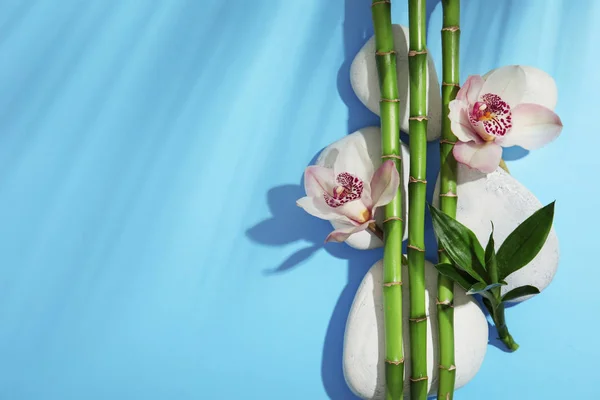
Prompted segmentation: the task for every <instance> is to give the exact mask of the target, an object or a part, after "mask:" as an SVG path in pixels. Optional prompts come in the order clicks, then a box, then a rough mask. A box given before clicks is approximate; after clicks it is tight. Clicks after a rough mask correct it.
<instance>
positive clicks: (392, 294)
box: [371, 0, 404, 400]
mask: <svg viewBox="0 0 600 400" xmlns="http://www.w3.org/2000/svg"><path fill="white" fill-rule="evenodd" d="M371 10H372V13H373V27H374V30H375V46H376V60H377V73H378V75H379V87H380V89H381V102H380V108H381V150H382V158H383V159H384V160H385V159H390V160H393V161H394V163H395V165H396V168H397V169H398V173H399V174H400V176H402V161H401V160H400V156H401V152H400V107H399V99H398V82H397V76H396V53H395V51H394V36H393V33H392V16H391V4H390V3H389V2H385V1H381V0H373V3H372V7H371ZM400 190H401V189H400V187H398V192H397V193H396V197H395V198H394V200H392V201H391V202H390V203H389V204H388V205H386V206H385V211H384V213H385V217H384V221H385V222H384V223H383V230H384V238H385V240H384V243H385V244H384V251H383V303H384V321H385V380H386V400H403V398H404V349H403V344H402V237H403V235H404V226H403V221H402V195H401V192H400Z"/></svg>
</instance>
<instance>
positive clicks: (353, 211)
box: [323, 172, 371, 223]
mask: <svg viewBox="0 0 600 400" xmlns="http://www.w3.org/2000/svg"><path fill="white" fill-rule="evenodd" d="M335 181H336V183H337V184H338V185H337V186H335V187H334V188H333V190H332V193H331V194H330V193H327V192H325V193H323V197H324V198H325V202H326V203H327V205H328V206H329V207H331V208H338V207H342V206H344V208H343V214H345V215H346V216H347V217H348V218H350V219H352V220H354V221H356V222H359V223H363V222H366V221H368V220H369V219H370V218H371V211H370V210H369V209H368V208H367V207H366V206H365V205H364V203H363V202H362V201H355V200H360V198H361V195H362V193H363V189H364V183H363V181H362V179H360V178H358V177H356V176H354V175H352V174H349V173H348V172H342V173H341V174H338V175H337V176H336V178H335Z"/></svg>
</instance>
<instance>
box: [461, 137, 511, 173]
mask: <svg viewBox="0 0 600 400" xmlns="http://www.w3.org/2000/svg"><path fill="white" fill-rule="evenodd" d="M453 154H454V158H456V161H458V162H459V163H462V164H465V165H468V166H469V167H471V168H474V169H478V170H479V171H481V172H483V173H486V174H487V173H490V172H494V171H495V170H496V168H497V167H498V165H499V164H500V159H501V158H502V147H500V146H499V145H497V144H496V143H494V142H485V143H473V142H468V143H464V142H458V143H457V144H456V145H455V146H454V151H453Z"/></svg>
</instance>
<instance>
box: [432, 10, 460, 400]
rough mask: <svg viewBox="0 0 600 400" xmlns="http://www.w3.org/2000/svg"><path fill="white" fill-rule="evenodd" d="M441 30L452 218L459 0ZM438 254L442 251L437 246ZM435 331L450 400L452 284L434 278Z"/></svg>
mask: <svg viewBox="0 0 600 400" xmlns="http://www.w3.org/2000/svg"><path fill="white" fill-rule="evenodd" d="M442 6H443V14H444V16H443V27H442V81H443V82H442V108H443V110H444V116H445V117H444V118H442V139H441V142H440V156H441V170H440V185H441V187H440V189H441V190H440V207H441V210H442V211H443V212H444V213H446V214H448V215H449V216H451V217H452V218H456V203H457V201H458V196H457V187H456V159H455V158H454V155H453V154H452V149H453V147H454V143H455V142H456V140H457V139H456V136H454V134H453V133H452V129H451V125H450V119H449V118H448V113H449V108H448V105H449V104H450V102H451V101H452V100H454V99H455V98H456V94H457V93H458V89H459V82H460V76H459V45H460V0H443V1H442ZM440 250H443V249H442V248H441V246H440ZM439 258H440V262H441V263H451V262H452V261H451V260H450V258H449V257H448V255H447V254H446V253H445V252H444V251H440V257H439ZM437 290H438V306H437V311H438V315H437V317H438V328H439V335H438V337H439V360H440V362H439V364H440V365H439V385H438V393H437V398H438V400H451V399H452V398H454V383H455V380H456V366H455V364H454V308H453V302H454V282H453V281H452V280H450V279H449V278H448V277H446V276H444V275H442V274H439V275H438V287H437Z"/></svg>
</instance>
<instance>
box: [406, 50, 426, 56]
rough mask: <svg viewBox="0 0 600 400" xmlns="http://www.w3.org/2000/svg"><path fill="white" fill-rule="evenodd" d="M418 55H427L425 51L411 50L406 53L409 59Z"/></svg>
mask: <svg viewBox="0 0 600 400" xmlns="http://www.w3.org/2000/svg"><path fill="white" fill-rule="evenodd" d="M419 54H427V49H425V50H421V51H417V50H411V51H409V52H408V56H409V57H414V56H417V55H419Z"/></svg>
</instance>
